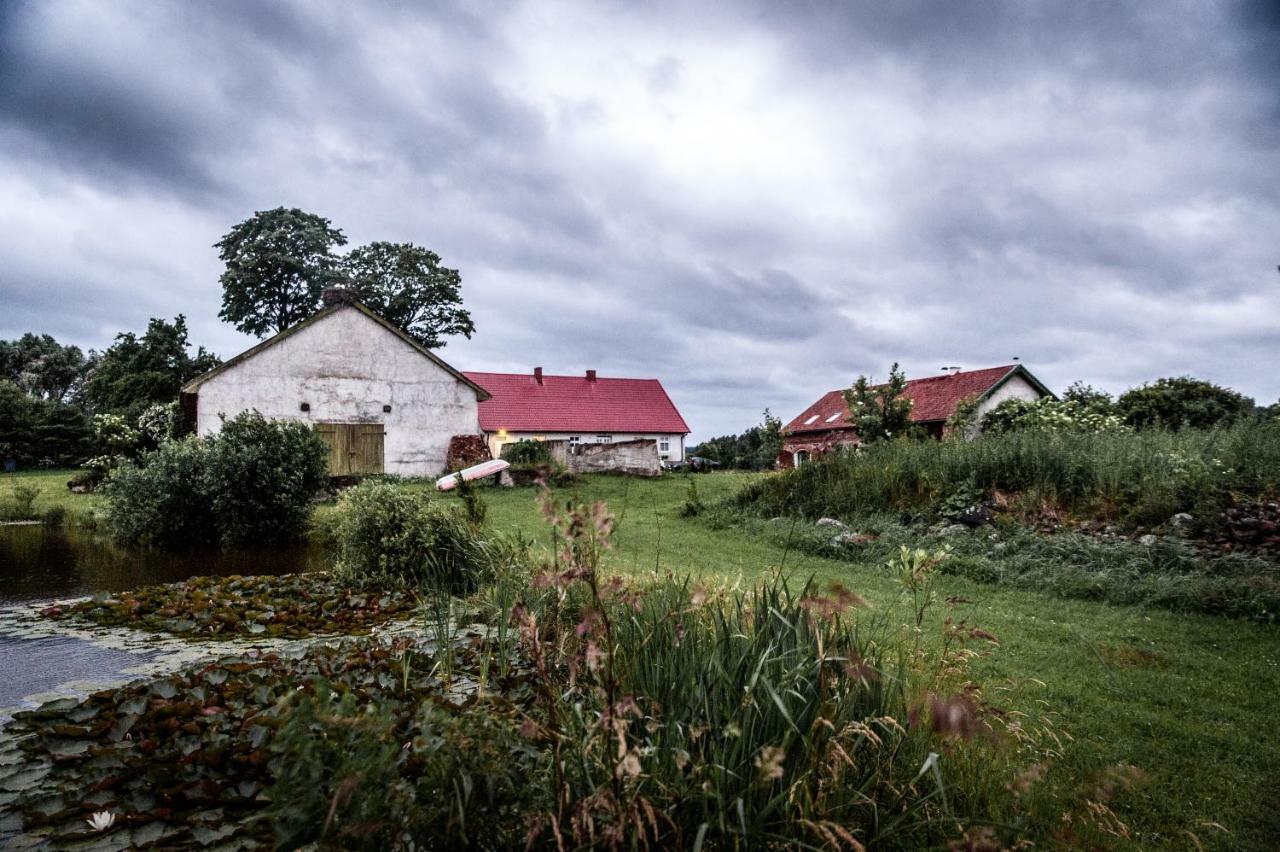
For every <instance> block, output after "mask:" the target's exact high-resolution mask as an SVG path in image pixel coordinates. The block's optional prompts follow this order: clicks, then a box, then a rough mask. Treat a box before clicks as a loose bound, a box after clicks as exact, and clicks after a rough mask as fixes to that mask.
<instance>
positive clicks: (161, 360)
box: [85, 314, 221, 422]
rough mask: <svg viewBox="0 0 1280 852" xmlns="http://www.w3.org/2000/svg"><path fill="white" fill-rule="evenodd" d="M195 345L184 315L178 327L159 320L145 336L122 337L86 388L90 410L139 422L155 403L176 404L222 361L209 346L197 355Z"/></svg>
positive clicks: (176, 323) (104, 356)
mask: <svg viewBox="0 0 1280 852" xmlns="http://www.w3.org/2000/svg"><path fill="white" fill-rule="evenodd" d="M190 346H191V343H190V341H189V340H188V337H187V320H186V317H184V316H182V315H181V314H179V315H178V316H177V317H176V318H175V319H174V321H173V322H172V323H170V322H166V321H165V320H163V319H158V318H153V319H152V320H151V321H150V322H149V323H147V330H146V331H145V332H144V333H143V334H142V336H141V337H139V336H138V335H136V334H134V333H133V332H124V333H122V334H117V335H116V339H115V342H114V343H113V344H111V347H110V348H109V349H107V351H106V352H104V353H102V357H101V360H100V361H99V362H98V364H97V365H96V366H95V367H94V369H93V372H92V373H91V374H90V376H89V379H88V381H87V382H86V384H85V395H86V397H87V399H88V402H89V405H90V408H91V409H92V410H93V411H95V412H99V413H112V414H120V415H123V416H124V417H126V418H127V419H128V420H129V421H130V422H133V421H135V420H136V419H137V418H138V416H139V415H140V414H142V412H143V411H144V410H145V409H146V408H147V407H148V406H150V405H152V404H154V403H168V402H174V401H175V400H177V398H178V392H179V390H180V389H181V387H182V386H183V385H184V384H185V383H186V382H188V381H190V380H191V379H193V378H195V377H196V376H198V375H200V374H201V373H204V372H207V371H208V370H211V369H213V368H214V367H216V366H217V365H218V364H219V363H221V361H220V359H219V358H218V356H216V355H214V354H213V353H211V352H208V351H206V350H205V348H204V347H203V346H202V347H200V348H199V349H197V350H196V353H195V355H192V354H191V353H190V352H188V349H189V348H190Z"/></svg>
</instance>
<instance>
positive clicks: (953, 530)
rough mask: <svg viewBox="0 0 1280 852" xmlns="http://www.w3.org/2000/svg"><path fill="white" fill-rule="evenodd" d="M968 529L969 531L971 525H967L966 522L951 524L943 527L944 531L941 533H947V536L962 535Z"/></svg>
mask: <svg viewBox="0 0 1280 852" xmlns="http://www.w3.org/2000/svg"><path fill="white" fill-rule="evenodd" d="M968 531H969V527H967V526H965V525H964V524H951V525H950V526H947V527H943V528H942V532H941V533H939V535H945V536H952V535H962V534H963V533H967V532H968Z"/></svg>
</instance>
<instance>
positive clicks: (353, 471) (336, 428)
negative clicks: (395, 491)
mask: <svg viewBox="0 0 1280 852" xmlns="http://www.w3.org/2000/svg"><path fill="white" fill-rule="evenodd" d="M315 429H316V434H317V435H319V436H320V439H321V440H322V441H324V442H325V443H326V444H328V445H329V473H330V474H331V475H332V476H353V475H357V474H362V473H382V438H383V436H384V435H386V429H385V428H384V427H383V425H382V424H381V423H317V424H316V425H315Z"/></svg>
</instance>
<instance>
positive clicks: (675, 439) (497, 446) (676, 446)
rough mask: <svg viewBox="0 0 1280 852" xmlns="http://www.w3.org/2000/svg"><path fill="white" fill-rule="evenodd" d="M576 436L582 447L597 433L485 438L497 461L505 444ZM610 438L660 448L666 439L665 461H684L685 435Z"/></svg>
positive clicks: (618, 435) (631, 434)
mask: <svg viewBox="0 0 1280 852" xmlns="http://www.w3.org/2000/svg"><path fill="white" fill-rule="evenodd" d="M575 435H576V436H577V438H578V442H579V443H580V444H581V445H582V446H587V445H588V444H594V443H596V433H595V432H508V433H507V434H506V435H505V436H499V435H498V433H497V432H488V433H486V435H485V437H486V439H487V440H488V442H489V452H490V453H492V454H493V457H494V458H495V459H496V458H501V457H502V445H503V444H513V443H515V442H516V441H523V440H535V441H536V440H538V439H542V440H544V441H565V442H568V440H569V439H570V438H571V437H573V436H575ZM609 437H610V438H611V439H612V440H611V441H610V443H613V444H618V443H621V442H622V441H642V440H650V441H653V442H654V445H655V446H660V445H659V444H658V442H659V441H661V440H662V439H663V438H666V439H667V440H668V441H669V443H670V447H671V448H670V449H669V450H667V451H666V452H661V453H660V455H661V456H665V459H664V460H665V461H684V435H661V434H658V433H656V432H643V433H642V432H611V433H609Z"/></svg>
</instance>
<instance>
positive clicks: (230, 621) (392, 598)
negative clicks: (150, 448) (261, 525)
mask: <svg viewBox="0 0 1280 852" xmlns="http://www.w3.org/2000/svg"><path fill="white" fill-rule="evenodd" d="M416 605H417V601H416V600H415V599H414V598H413V596H412V595H410V594H407V593H403V592H400V591H398V590H394V589H393V590H386V591H384V592H381V593H378V594H370V593H368V592H365V591H361V590H356V589H352V588H349V587H347V586H344V585H343V584H342V583H340V582H339V581H338V580H336V579H335V578H333V577H332V576H330V575H327V574H284V575H280V576H270V575H266V576H254V577H234V576H233V577H192V578H190V579H188V580H184V581H182V582H181V583H169V584H166V585H162V586H143V587H142V588H139V589H132V590H130V591H126V592H116V593H114V594H111V595H98V596H95V597H93V598H91V599H90V600H86V601H81V602H79V603H75V604H72V605H70V606H67V607H61V606H55V607H51V608H48V609H45V610H44V611H43V612H42V613H41V614H42V615H44V616H46V617H48V618H75V619H78V620H83V621H88V622H91V623H93V624H104V625H126V626H128V627H133V628H136V629H139V630H148V631H164V632H166V633H175V634H178V635H186V636H204V637H229V636H268V637H276V636H287V637H292V638H302V637H307V636H312V635H314V634H317V633H345V634H354V633H365V632H367V631H368V630H369V629H370V628H372V627H377V626H380V625H383V624H385V623H386V622H388V621H390V620H391V619H393V618H403V617H405V616H407V615H408V614H409V613H410V612H412V611H413V609H414V608H415V607H416Z"/></svg>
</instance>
